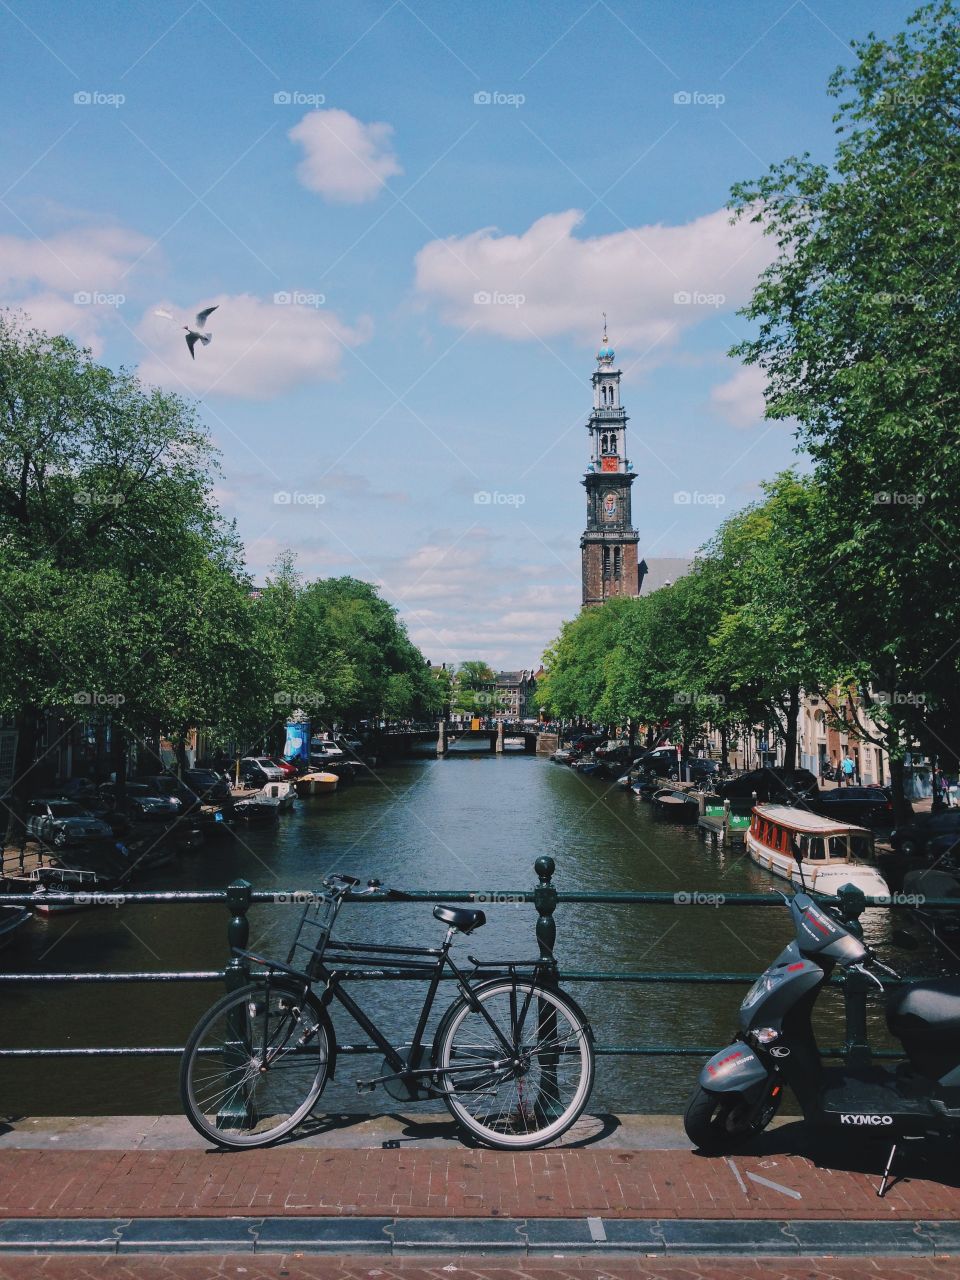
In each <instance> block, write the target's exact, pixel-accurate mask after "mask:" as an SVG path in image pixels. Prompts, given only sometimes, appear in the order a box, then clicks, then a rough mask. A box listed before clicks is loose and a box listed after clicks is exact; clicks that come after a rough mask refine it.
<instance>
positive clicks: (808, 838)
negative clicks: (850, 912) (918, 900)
mask: <svg viewBox="0 0 960 1280" xmlns="http://www.w3.org/2000/svg"><path fill="white" fill-rule="evenodd" d="M745 840H746V846H747V851H748V852H749V854H750V857H751V858H752V859H753V861H754V862H755V863H756V864H757V865H758V866H760V867H763V868H764V869H765V870H767V871H770V872H772V873H773V874H774V875H776V876H782V877H783V878H784V879H785V880H790V881H792V882H793V883H794V884H799V883H800V869H799V867H798V866H797V861H796V858H795V857H794V849H795V848H799V850H800V852H801V854H802V857H803V881H804V883H805V884H806V887H807V888H808V889H812V890H814V891H815V892H817V893H829V894H833V895H835V894H836V892H837V890H838V889H839V888H840V886H841V885H844V884H854V885H856V886H857V888H858V889H862V890H863V892H864V893H865V894H866V895H867V897H868V898H884V899H888V898H889V897H890V890H889V888H888V886H887V882H886V880H884V878H883V876H882V875H881V874H880V872H879V871H878V870H877V869H876V867H874V866H870V865H868V860H869V859H871V858H872V857H873V833H872V832H871V831H869V830H867V828H866V827H856V826H853V825H852V824H851V823H849V822H836V821H834V820H832V819H831V818H824V817H821V815H820V814H818V813H810V812H808V811H807V810H806V809H791V808H789V807H788V806H787V805H782V804H758V805H756V806H755V807H754V810H753V815H752V818H751V821H750V826H749V828H748V829H747V832H746V836H745Z"/></svg>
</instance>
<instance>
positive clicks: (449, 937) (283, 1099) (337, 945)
mask: <svg viewBox="0 0 960 1280" xmlns="http://www.w3.org/2000/svg"><path fill="white" fill-rule="evenodd" d="M359 883H360V882H359V880H356V879H354V878H353V877H352V876H345V875H332V876H330V877H328V879H326V880H324V882H323V890H322V892H321V893H319V894H317V895H316V896H315V897H312V898H311V901H309V902H308V903H307V905H306V906H305V908H304V910H303V914H302V916H301V918H300V924H299V927H298V928H297V931H296V934H295V936H294V940H293V943H292V945H291V947H290V951H289V953H288V955H287V959H286V963H282V964H281V963H280V962H279V961H276V960H270V959H268V958H266V957H264V956H259V955H256V954H254V953H253V952H248V951H240V950H238V951H236V953H235V954H236V955H238V956H240V957H242V958H244V959H245V960H246V961H247V962H248V963H251V964H254V965H257V966H259V967H260V969H261V972H260V973H259V974H258V975H257V976H256V977H255V978H254V979H253V980H252V981H251V982H250V983H249V984H247V985H245V986H243V987H241V988H240V989H239V990H237V991H232V992H230V993H229V994H227V995H226V996H224V997H223V998H222V999H221V1000H219V1001H218V1002H217V1003H216V1004H215V1005H213V1007H212V1008H211V1009H209V1010H208V1011H207V1013H206V1014H204V1016H203V1017H202V1018H201V1019H200V1022H199V1023H198V1024H197V1026H196V1027H195V1028H194V1030H193V1032H192V1034H191V1035H190V1038H189V1040H188V1041H187V1045H186V1048H185V1050H184V1054H183V1059H182V1061H181V1067H180V1092H181V1097H182V1100H183V1106H184V1110H185V1111H186V1114H187V1116H188V1118H189V1120H190V1122H191V1124H192V1125H193V1126H194V1128H195V1129H197V1130H198V1131H199V1132H200V1133H201V1134H203V1136H204V1137H206V1138H209V1139H212V1141H214V1142H215V1143H217V1144H218V1145H220V1146H221V1147H229V1148H235V1149H243V1148H249V1147H262V1146H266V1145H267V1144H268V1143H271V1142H275V1141H276V1140H277V1139H278V1138H281V1137H283V1136H284V1135H285V1134H288V1133H290V1132H291V1131H292V1130H294V1129H295V1128H296V1127H297V1126H298V1125H299V1124H301V1123H302V1122H303V1121H304V1120H305V1119H306V1117H307V1116H308V1115H309V1114H310V1112H311V1110H312V1109H313V1107H314V1106H315V1105H316V1102H317V1099H318V1098H319V1097H320V1095H321V1093H322V1092H323V1088H324V1086H325V1085H326V1083H327V1080H328V1079H329V1078H330V1077H332V1076H333V1074H334V1071H335V1069H336V1060H337V1040H336V1035H335V1033H334V1029H333V1024H332V1022H331V1019H330V1014H329V1012H328V1007H329V1005H330V1004H331V1003H332V1001H334V1000H336V1001H338V1002H339V1003H340V1004H341V1005H342V1006H343V1008H344V1009H345V1010H346V1011H347V1012H348V1013H349V1014H350V1016H351V1017H352V1018H353V1019H354V1020H355V1021H356V1022H357V1023H358V1024H359V1025H360V1026H361V1027H362V1028H363V1030H364V1031H365V1032H366V1033H367V1034H368V1035H369V1036H370V1037H371V1039H372V1040H373V1041H374V1043H375V1044H376V1046H377V1047H378V1048H379V1049H380V1051H381V1052H382V1053H383V1062H382V1065H381V1074H379V1075H376V1076H374V1077H373V1078H371V1079H361V1080H358V1081H357V1089H358V1091H359V1092H360V1093H365V1092H368V1091H372V1090H373V1089H374V1088H375V1087H376V1086H377V1085H383V1086H384V1087H385V1088H386V1089H387V1091H388V1092H389V1093H390V1094H391V1096H392V1097H394V1098H397V1099H398V1100H400V1101H422V1100H426V1099H429V1098H442V1099H443V1101H444V1103H445V1104H446V1106H447V1108H448V1110H449V1111H450V1113H451V1114H452V1115H453V1117H454V1119H455V1120H457V1122H458V1123H459V1125H460V1127H461V1130H462V1131H463V1132H464V1133H465V1134H467V1135H470V1136H471V1137H472V1138H474V1139H478V1140H479V1141H480V1142H482V1143H484V1144H486V1145H487V1146H491V1147H501V1148H508V1149H512V1150H529V1149H531V1148H534V1147H540V1146H543V1145H544V1144H545V1143H548V1142H552V1141H554V1139H556V1138H559V1137H560V1136H561V1134H563V1133H565V1132H566V1131H567V1130H568V1129H569V1128H570V1126H571V1125H572V1124H574V1123H575V1122H576V1120H577V1119H578V1117H579V1116H580V1114H581V1113H582V1111H583V1109H584V1107H585V1106H586V1104H587V1101H588V1099H589V1097H590V1091H591V1089H592V1087H593V1072H594V1053H593V1032H592V1030H591V1028H590V1025H589V1023H588V1022H587V1019H586V1018H585V1016H584V1014H583V1012H582V1011H581V1009H580V1008H579V1006H578V1005H577V1003H576V1001H575V1000H573V999H572V998H571V997H570V996H569V995H567V994H566V993H565V992H563V991H561V990H560V989H559V987H558V986H557V983H556V976H557V968H556V962H555V961H554V960H553V959H552V958H541V959H538V960H502V961H495V962H494V961H490V962H483V961H480V960H477V959H475V958H474V957H473V956H469V957H468V959H469V961H470V964H471V966H472V968H471V969H470V970H469V972H465V971H464V970H463V969H461V968H460V967H459V966H458V965H457V964H456V963H455V962H454V960H453V959H452V957H451V955H450V948H451V945H452V943H453V940H454V938H455V937H456V936H457V934H459V933H463V934H471V933H473V931H474V930H475V929H478V928H480V926H481V925H483V924H484V923H485V920H486V917H485V915H484V913H483V912H482V911H479V910H472V909H467V908H461V907H445V906H438V907H434V909H433V914H434V916H435V917H436V919H437V920H439V921H440V922H441V923H442V924H445V925H446V926H447V932H446V936H445V937H444V940H443V942H442V944H441V945H440V946H439V947H402V946H391V945H386V944H380V943H374V942H347V941H342V940H339V939H335V940H331V937H330V935H331V932H332V929H333V925H334V923H335V921H336V918H337V915H338V913H339V911H340V907H341V906H342V904H343V902H344V900H345V899H346V898H347V897H348V896H352V897H359V896H364V895H373V894H378V893H380V892H381V886H380V883H379V881H376V880H371V881H369V882H368V887H367V888H366V889H365V890H360V891H356V886H357V885H358V884H359ZM384 896H385V897H386V898H387V899H388V900H393V901H403V900H407V901H410V900H411V899H410V898H409V897H408V895H406V894H403V893H400V892H398V891H397V890H387V891H385V894H384ZM304 957H305V959H304ZM298 959H299V960H301V963H302V964H303V967H302V968H301V967H297V963H296V962H297V961H298ZM447 971H449V972H450V973H451V974H452V976H453V978H454V980H455V981H456V984H457V988H458V991H459V995H458V996H457V998H455V999H454V1001H453V1003H452V1004H451V1005H450V1007H449V1008H448V1009H447V1010H446V1012H445V1013H444V1014H443V1015H442V1017H441V1018H440V1021H439V1023H438V1025H437V1029H436V1032H435V1033H434V1035H433V1039H432V1043H431V1044H430V1045H429V1046H428V1045H427V1044H426V1043H425V1033H426V1028H427V1022H428V1020H429V1017H430V1013H431V1010H432V1009H433V1005H434V1001H435V998H436V995H437V991H438V988H439V985H440V981H441V978H442V977H443V976H444V973H445V972H447ZM360 977H364V978H372V977H383V978H386V979H403V978H420V979H424V980H426V981H427V983H428V985H427V991H426V995H425V997H424V1001H423V1007H422V1008H421V1010H420V1014H419V1017H418V1020H417V1024H416V1029H415V1031H414V1033H413V1036H412V1039H411V1040H410V1042H409V1043H407V1044H404V1045H400V1046H399V1047H395V1046H394V1045H393V1044H391V1042H390V1040H389V1039H387V1037H386V1036H385V1035H384V1033H383V1032H382V1031H381V1029H380V1028H379V1027H378V1026H377V1025H376V1023H375V1022H374V1021H373V1020H372V1019H371V1018H370V1017H369V1016H368V1014H367V1013H365V1012H364V1010H363V1009H362V1008H361V1007H360V1005H359V1004H357V1002H356V1001H355V1000H354V999H353V998H352V996H350V995H349V994H348V993H347V992H346V991H345V990H344V988H343V985H342V984H343V983H344V982H345V981H348V980H349V979H351V978H360ZM314 988H317V990H316V991H315V990H314Z"/></svg>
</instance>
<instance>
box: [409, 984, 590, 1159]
mask: <svg viewBox="0 0 960 1280" xmlns="http://www.w3.org/2000/svg"><path fill="white" fill-rule="evenodd" d="M473 994H474V997H475V999H476V1000H477V1001H479V1003H480V1004H481V1005H482V1007H483V1010H484V1013H486V1015H487V1017H488V1018H490V1019H491V1021H492V1022H493V1023H495V1025H496V1027H497V1028H498V1029H499V1031H500V1034H501V1035H502V1036H503V1038H504V1040H506V1042H507V1044H509V1045H510V1046H511V1050H512V1052H511V1053H508V1052H507V1050H506V1048H505V1046H504V1044H503V1042H502V1041H501V1039H500V1037H499V1036H498V1035H497V1034H496V1032H495V1031H494V1029H493V1027H492V1026H491V1025H490V1023H489V1022H488V1021H487V1018H486V1017H484V1016H483V1014H482V1013H480V1012H479V1011H478V1012H474V1010H473V1008H471V1005H470V1004H469V1003H468V1002H467V1001H466V1000H464V999H461V1000H459V1001H457V1002H456V1003H455V1004H454V1005H451V1007H450V1009H449V1010H448V1012H447V1014H446V1015H445V1017H444V1020H443V1024H442V1026H441V1028H440V1030H439V1033H438V1037H437V1044H436V1049H435V1053H434V1065H435V1066H436V1068H437V1083H438V1085H439V1086H440V1088H442V1090H443V1092H444V1101H445V1103H446V1105H447V1107H448V1109H449V1110H450V1112H451V1114H452V1115H453V1116H454V1117H455V1119H456V1120H457V1121H458V1122H459V1123H460V1125H461V1126H462V1127H463V1128H464V1129H465V1130H466V1131H467V1132H468V1133H470V1134H472V1135H473V1137H475V1138H478V1139H479V1140H480V1141H481V1142H483V1143H485V1144H486V1145H487V1146H491V1147H502V1148H509V1149H512V1150H524V1149H530V1148H533V1147H542V1146H543V1145H544V1144H545V1143H548V1142H552V1141H553V1140H554V1139H555V1138H559V1137H560V1135H561V1134H562V1133H565V1132H566V1131H567V1129H569V1128H570V1126H571V1125H572V1124H574V1122H575V1121H576V1120H577V1119H578V1117H579V1116H580V1114H581V1112H582V1111H583V1109H584V1107H585V1106H586V1105H587V1100H588V1099H589V1097H590V1091H591V1089H592V1088H593V1068H594V1056H593V1044H592V1037H591V1032H590V1028H589V1027H588V1025H587V1023H586V1022H585V1021H584V1018H583V1015H582V1014H581V1013H580V1011H579V1010H578V1009H577V1006H576V1005H575V1004H574V1002H573V1001H572V1000H570V999H569V997H567V996H565V995H564V994H563V993H562V992H561V991H555V990H551V989H550V988H547V987H543V986H540V985H539V984H534V983H531V982H530V981H523V980H521V981H518V982H516V983H514V982H513V981H512V980H511V979H509V978H504V979H502V980H500V979H497V980H494V981H492V982H490V983H488V984H486V985H485V986H483V987H478V988H476V989H475V991H474V993H473Z"/></svg>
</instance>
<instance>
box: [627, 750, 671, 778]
mask: <svg viewBox="0 0 960 1280" xmlns="http://www.w3.org/2000/svg"><path fill="white" fill-rule="evenodd" d="M677 761H678V758H677V748H676V747H652V748H651V749H650V750H649V751H644V752H642V753H641V754H640V755H639V756H637V758H636V759H635V760H634V762H633V768H634V769H635V770H636V771H637V772H638V773H649V772H650V771H651V770H652V771H653V772H654V773H655V774H656V775H657V777H658V778H679V776H680V769H679V765H678V762H677Z"/></svg>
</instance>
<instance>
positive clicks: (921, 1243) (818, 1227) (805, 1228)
mask: <svg viewBox="0 0 960 1280" xmlns="http://www.w3.org/2000/svg"><path fill="white" fill-rule="evenodd" d="M744 1225H747V1224H744ZM755 1225H760V1224H755ZM926 1225H928V1226H929V1225H930V1224H926ZM937 1225H940V1224H937ZM942 1225H944V1226H955V1225H957V1224H954V1223H944V1224H942ZM783 1231H784V1234H785V1235H786V1236H788V1237H789V1238H790V1239H791V1240H795V1241H796V1242H797V1245H798V1246H799V1249H800V1252H801V1253H802V1254H805V1255H810V1254H822V1253H829V1254H844V1253H846V1254H867V1253H869V1254H877V1255H881V1256H882V1255H884V1254H902V1253H914V1254H915V1253H929V1252H930V1251H931V1246H930V1236H929V1233H927V1232H923V1233H921V1231H920V1224H919V1223H916V1222H857V1221H847V1222H785V1223H783ZM945 1238H946V1237H945ZM953 1243H954V1249H953V1251H956V1247H957V1246H958V1245H960V1234H958V1235H957V1236H956V1237H955V1238H954V1242H953Z"/></svg>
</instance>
